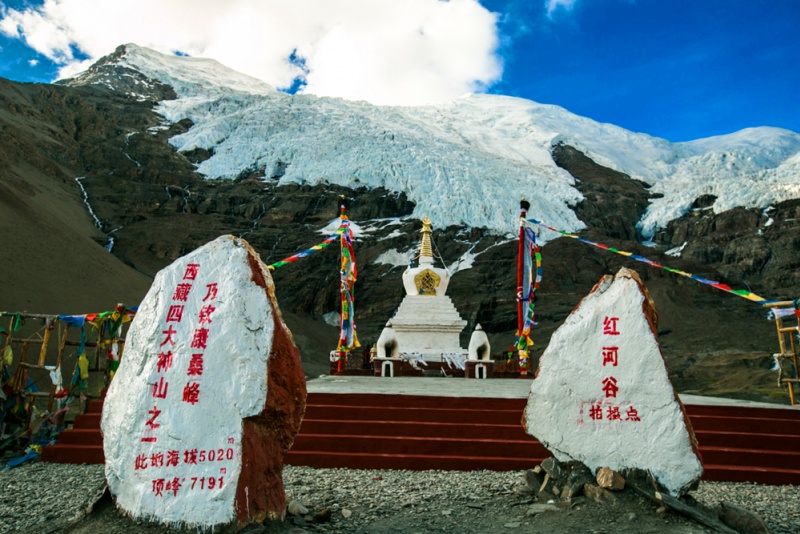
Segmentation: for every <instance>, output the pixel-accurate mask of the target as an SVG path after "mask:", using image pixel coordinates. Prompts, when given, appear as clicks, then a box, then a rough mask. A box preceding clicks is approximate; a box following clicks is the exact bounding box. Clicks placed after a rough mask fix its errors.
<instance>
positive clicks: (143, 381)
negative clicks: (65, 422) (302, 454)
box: [102, 236, 306, 528]
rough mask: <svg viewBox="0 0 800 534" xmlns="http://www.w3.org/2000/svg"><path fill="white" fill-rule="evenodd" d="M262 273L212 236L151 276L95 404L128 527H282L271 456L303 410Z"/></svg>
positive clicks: (240, 248) (240, 246)
mask: <svg viewBox="0 0 800 534" xmlns="http://www.w3.org/2000/svg"><path fill="white" fill-rule="evenodd" d="M305 400H306V384H305V378H304V375H303V371H302V368H301V365H300V358H299V355H298V352H297V348H296V347H295V346H294V342H293V340H292V337H291V333H290V332H289V330H288V329H287V328H286V326H285V324H284V323H283V320H282V319H281V315H280V311H279V309H278V305H277V301H276V300H275V294H274V285H273V283H272V277H271V276H270V274H269V270H268V269H267V267H266V265H264V264H263V263H262V262H261V260H260V259H259V257H258V255H257V254H256V253H255V252H254V251H253V250H252V248H250V246H249V245H248V244H247V242H246V241H244V240H242V239H237V238H234V237H232V236H222V237H220V238H218V239H216V240H214V241H212V242H210V243H208V244H206V245H204V246H203V247H201V248H199V249H197V250H195V251H194V252H192V253H190V254H188V255H186V256H184V257H183V258H180V259H178V260H176V261H175V262H174V263H173V264H172V265H170V266H169V267H167V268H165V269H163V270H162V271H161V272H159V273H158V275H156V278H155V280H154V282H153V285H152V286H151V288H150V291H149V292H148V293H147V296H146V297H145V299H144V301H143V302H142V304H141V306H140V307H139V310H138V312H137V314H136V318H135V319H134V321H133V323H132V324H131V327H130V330H129V332H128V336H127V340H126V344H125V350H124V353H123V356H122V362H121V364H120V367H119V370H118V371H117V374H116V376H115V377H114V380H113V382H112V383H111V386H110V387H109V390H108V394H107V395H106V399H105V403H104V407H103V418H102V431H103V447H104V452H105V458H106V464H105V471H106V479H107V480H108V485H109V489H110V490H111V493H112V495H113V496H114V499H115V500H116V503H117V506H118V507H119V508H120V509H121V510H122V511H124V512H125V513H127V514H128V515H130V516H131V517H133V518H137V519H149V520H155V521H158V522H161V523H165V524H172V525H192V526H196V527H203V528H207V527H213V526H216V525H223V524H230V523H237V522H238V523H239V524H245V523H248V522H251V521H262V520H264V519H267V518H270V519H277V518H283V514H284V511H285V507H286V498H285V493H284V488H283V480H282V469H283V456H284V453H285V451H286V450H288V448H289V447H290V446H291V444H292V442H293V440H294V436H295V435H296V433H297V430H298V428H299V426H300V421H301V419H302V416H303V413H304V411H305Z"/></svg>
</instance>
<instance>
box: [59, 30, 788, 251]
mask: <svg viewBox="0 0 800 534" xmlns="http://www.w3.org/2000/svg"><path fill="white" fill-rule="evenodd" d="M113 61H114V62H115V63H116V64H117V65H119V66H122V67H125V68H127V69H130V70H132V71H136V72H139V73H141V74H143V75H144V76H146V77H147V78H149V79H151V80H157V81H158V82H160V83H162V84H166V85H168V86H171V87H172V88H173V89H174V91H175V93H176V95H177V98H175V99H170V100H163V101H161V103H160V105H159V106H158V108H157V110H158V112H159V113H160V114H161V115H162V116H163V117H164V119H165V120H166V121H168V122H170V123H174V122H178V121H180V120H181V119H189V120H191V121H192V123H193V126H192V127H191V128H190V129H189V130H188V131H187V132H185V133H182V134H180V135H176V136H174V137H172V138H171V139H170V143H171V144H172V145H173V146H174V147H175V148H176V149H177V150H179V151H182V152H190V151H192V150H195V149H204V150H208V151H210V152H211V157H209V158H208V159H206V160H205V161H203V162H201V163H200V164H199V165H198V167H197V171H198V172H199V173H201V174H202V175H204V176H205V177H206V178H209V179H232V178H236V177H238V176H242V175H244V174H249V173H252V172H253V171H257V172H261V173H263V175H264V177H265V179H266V180H270V179H274V180H277V182H278V183H279V184H281V185H285V184H290V183H295V184H312V185H313V184H320V183H331V184H338V185H341V186H345V187H363V186H366V187H385V188H387V189H389V190H393V191H403V192H405V193H406V195H407V196H408V198H409V200H410V201H412V202H414V203H415V204H416V208H415V210H414V216H417V217H420V218H421V217H423V216H425V215H427V216H429V217H430V218H431V219H432V221H433V223H434V225H435V226H437V227H440V228H441V227H446V226H449V225H466V226H471V227H483V228H488V229H491V230H493V231H495V232H498V233H507V232H511V231H513V229H514V225H515V217H516V214H517V211H516V209H517V208H516V206H517V204H518V201H519V198H520V197H523V196H524V197H526V198H528V199H529V200H530V201H531V204H532V208H531V211H530V215H531V216H533V217H535V218H538V219H541V220H543V221H546V222H547V223H548V224H550V225H551V226H555V227H558V228H562V229H565V230H568V231H577V230H579V229H581V228H583V227H585V225H584V223H583V222H582V221H580V220H579V219H578V217H577V216H576V215H575V212H574V210H573V209H572V208H571V206H574V205H575V204H576V203H577V202H579V201H580V200H581V198H582V195H581V193H580V192H579V191H578V190H577V189H576V188H575V187H574V185H575V184H574V179H573V177H572V176H571V175H570V174H569V173H568V172H566V171H565V170H563V169H561V168H560V167H558V166H557V165H556V164H555V162H554V161H553V157H552V155H551V153H552V148H553V146H555V145H557V144H559V143H564V144H568V145H570V146H573V147H575V148H576V149H578V150H580V151H581V152H583V153H584V154H586V155H587V156H588V157H590V158H591V159H592V160H594V161H595V162H596V163H598V164H600V165H603V166H606V167H609V168H611V169H614V170H617V171H619V172H622V173H625V174H627V175H629V176H630V177H631V178H634V179H637V180H641V181H643V182H645V183H646V184H648V185H649V186H651V192H652V193H655V194H656V196H659V195H660V198H655V199H654V200H652V203H651V204H650V206H649V207H648V209H647V211H646V213H645V214H644V217H643V218H642V220H641V221H640V223H639V226H640V231H641V234H642V235H643V236H644V238H646V239H647V238H650V237H652V236H653V234H654V233H655V232H656V231H657V230H658V229H659V228H662V227H664V226H666V224H667V223H669V222H670V221H671V220H674V219H677V218H679V217H681V216H682V215H684V214H685V213H686V212H687V211H688V210H689V209H690V207H691V206H692V204H693V202H694V201H695V199H697V198H699V197H701V196H703V195H713V196H714V197H716V200H715V202H714V204H713V206H712V207H713V210H714V211H715V212H722V211H726V210H729V209H731V208H733V207H737V206H743V207H759V208H766V207H768V206H770V205H771V204H773V203H776V202H780V201H783V200H787V199H790V198H798V197H800V134H797V133H795V132H791V131H788V130H783V129H779V128H770V127H760V128H749V129H746V130H742V131H740V132H736V133H732V134H730V135H725V136H719V137H713V138H708V139H700V140H697V141H691V142H686V143H671V142H669V141H667V140H664V139H659V138H656V137H652V136H649V135H646V134H642V133H634V132H631V131H628V130H625V129H623V128H619V127H617V126H614V125H611V124H602V123H598V122H595V121H593V120H591V119H588V118H585V117H580V116H578V115H575V114H573V113H570V112H569V111H567V110H565V109H563V108H560V107H558V106H552V105H543V104H538V103H536V102H532V101H529V100H524V99H519V98H511V97H505V96H495V95H469V96H465V97H463V98H459V99H456V100H454V101H452V102H449V103H446V104H442V105H437V106H425V107H391V106H375V105H371V104H368V103H366V102H351V101H345V100H341V99H333V98H318V97H315V96H312V95H293V96H292V95H287V94H284V93H281V92H278V91H276V90H274V89H273V88H272V87H270V86H269V85H267V84H265V83H263V82H260V81H258V80H255V79H253V78H250V77H248V76H245V75H242V74H239V73H236V72H235V71H232V70H230V69H228V68H226V67H224V66H222V65H220V64H219V63H217V62H215V61H212V60H204V59H193V58H185V57H177V56H167V55H163V54H160V53H158V52H155V51H153V50H149V49H146V48H142V47H138V46H136V45H126V46H125V47H124V49H123V53H120V54H118V57H116V58H114V60H113ZM78 79H79V80H80V77H79V78H78ZM68 83H69V82H68ZM105 83H106V85H108V86H109V87H112V88H113V84H114V82H113V81H112V80H111V79H107V80H106V81H105ZM544 237H545V238H546V237H547V236H544Z"/></svg>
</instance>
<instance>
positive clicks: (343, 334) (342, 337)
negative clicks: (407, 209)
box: [336, 195, 349, 374]
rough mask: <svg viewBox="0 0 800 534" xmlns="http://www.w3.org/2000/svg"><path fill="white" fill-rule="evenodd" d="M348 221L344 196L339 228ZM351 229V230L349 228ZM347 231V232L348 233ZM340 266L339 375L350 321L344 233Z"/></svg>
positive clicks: (340, 201)
mask: <svg viewBox="0 0 800 534" xmlns="http://www.w3.org/2000/svg"><path fill="white" fill-rule="evenodd" d="M346 221H347V199H346V198H345V196H344V195H341V196H340V197H339V226H340V227H341V226H344V225H345V224H346ZM348 229H349V228H348ZM346 231H347V230H345V232H346ZM339 241H340V243H339V244H340V246H339V265H340V270H341V281H340V284H339V303H340V309H339V346H338V347H337V352H338V356H339V362H338V366H337V368H336V372H337V374H344V370H345V364H346V363H347V331H346V328H345V323H346V321H347V320H348V319H347V317H348V310H347V281H346V279H345V278H346V276H347V275H346V273H345V272H344V267H345V262H346V260H345V257H344V232H342V234H341V235H340V236H339Z"/></svg>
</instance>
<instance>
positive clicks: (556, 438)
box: [523, 268, 703, 495]
mask: <svg viewBox="0 0 800 534" xmlns="http://www.w3.org/2000/svg"><path fill="white" fill-rule="evenodd" d="M656 323H657V315H656V311H655V306H654V304H653V302H652V300H651V299H650V296H649V294H648V292H647V289H646V288H645V287H644V285H643V284H642V282H641V280H640V279H639V277H638V275H637V274H636V273H635V272H634V271H631V270H629V269H625V268H623V269H620V271H619V272H618V273H617V274H616V276H605V277H603V279H601V280H600V282H598V284H597V285H596V286H595V287H594V289H592V291H591V293H589V295H588V296H586V297H585V298H584V299H583V300H582V301H581V302H580V304H578V306H577V307H576V308H575V309H574V310H573V311H572V313H571V314H570V316H569V317H567V319H566V321H565V322H564V324H563V325H562V326H561V327H560V328H559V329H558V330H557V331H556V332H555V333H554V334H553V336H552V338H551V339H550V344H549V345H548V346H547V349H546V350H545V351H544V354H543V355H542V357H541V358H540V363H539V369H538V371H537V376H536V378H535V379H534V381H533V384H532V385H531V392H530V395H529V397H528V404H527V407H526V408H525V412H524V415H523V426H525V428H526V430H527V432H528V433H529V434H531V435H532V436H534V437H535V438H536V439H538V440H539V441H540V442H541V443H542V444H543V445H544V446H545V447H547V448H548V449H549V450H550V452H552V453H553V454H554V455H555V457H556V458H557V459H558V460H561V461H569V460H578V461H580V462H582V463H584V464H585V465H586V466H588V467H589V468H591V469H592V470H593V471H597V469H599V468H602V467H609V468H611V469H613V470H615V471H620V470H622V469H625V468H639V469H645V470H648V471H650V472H651V473H653V475H655V477H656V478H657V479H658V480H659V482H660V483H661V484H663V485H664V487H666V488H667V489H668V490H669V491H670V493H672V494H674V495H677V494H680V493H683V492H685V491H687V490H688V489H689V487H691V486H692V485H693V484H694V483H695V482H696V481H697V480H698V479H699V478H700V476H701V475H702V473H703V467H702V464H701V461H700V457H699V453H698V451H697V443H696V440H695V437H694V433H693V431H692V427H691V424H690V423H689V419H688V417H687V416H686V414H685V412H684V410H683V406H682V405H681V402H680V400H679V399H678V396H677V395H676V394H675V390H674V389H673V387H672V383H671V382H670V380H669V377H668V375H667V369H666V366H665V364H664V358H663V356H662V354H661V348H660V347H659V344H658V339H657V325H656Z"/></svg>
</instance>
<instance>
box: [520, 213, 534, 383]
mask: <svg viewBox="0 0 800 534" xmlns="http://www.w3.org/2000/svg"><path fill="white" fill-rule="evenodd" d="M530 207H531V205H530V203H529V202H528V201H527V200H525V199H524V198H523V199H522V200H520V203H519V244H518V247H517V351H518V354H519V375H520V376H527V374H528V361H529V360H528V344H527V342H526V340H525V339H524V338H523V334H522V331H523V329H524V328H525V313H526V311H527V303H523V299H524V291H525V289H526V288H523V287H522V285H523V283H524V280H525V274H524V271H525V219H526V217H527V214H528V210H529V209H530Z"/></svg>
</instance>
